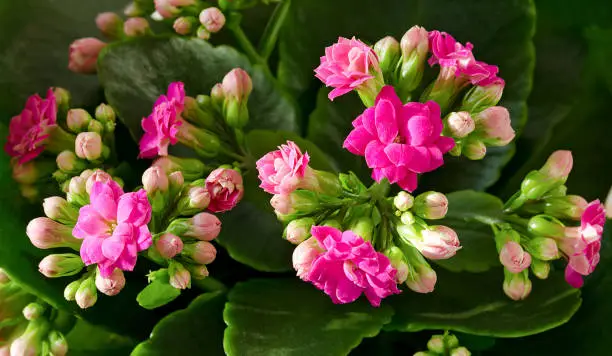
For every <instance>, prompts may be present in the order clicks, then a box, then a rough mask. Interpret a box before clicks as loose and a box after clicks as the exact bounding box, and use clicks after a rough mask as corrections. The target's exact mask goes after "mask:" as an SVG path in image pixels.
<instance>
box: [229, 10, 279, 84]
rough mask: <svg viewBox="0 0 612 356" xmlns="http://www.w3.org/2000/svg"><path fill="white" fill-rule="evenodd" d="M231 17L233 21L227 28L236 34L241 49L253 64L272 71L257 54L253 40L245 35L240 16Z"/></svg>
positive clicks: (235, 14) (234, 14)
mask: <svg viewBox="0 0 612 356" xmlns="http://www.w3.org/2000/svg"><path fill="white" fill-rule="evenodd" d="M230 16H232V17H233V18H232V20H230V21H228V25H227V28H228V29H229V30H230V31H232V33H233V34H234V37H235V38H236V41H238V44H239V45H240V47H242V50H243V51H244V54H246V56H247V57H248V58H249V60H250V61H251V63H253V64H261V65H262V66H263V67H264V68H266V69H267V71H268V72H269V71H270V69H269V68H268V64H267V63H266V60H265V59H264V58H263V57H261V56H260V55H259V53H257V50H256V49H255V46H253V44H252V43H251V40H249V38H248V37H247V35H246V34H245V33H244V31H243V30H242V27H240V14H238V13H232V14H231V15H230Z"/></svg>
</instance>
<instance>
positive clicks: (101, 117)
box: [89, 104, 117, 132]
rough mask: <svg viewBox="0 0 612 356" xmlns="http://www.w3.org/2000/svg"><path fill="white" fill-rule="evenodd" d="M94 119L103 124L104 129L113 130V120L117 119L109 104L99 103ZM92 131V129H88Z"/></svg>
mask: <svg viewBox="0 0 612 356" xmlns="http://www.w3.org/2000/svg"><path fill="white" fill-rule="evenodd" d="M95 116H96V120H98V122H100V123H101V124H102V125H103V126H104V131H106V132H114V131H115V122H116V120H117V117H116V114H115V110H113V108H112V107H111V106H110V105H106V104H100V105H98V107H97V108H96V113H95ZM89 131H92V130H89Z"/></svg>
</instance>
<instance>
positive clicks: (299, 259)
mask: <svg viewBox="0 0 612 356" xmlns="http://www.w3.org/2000/svg"><path fill="white" fill-rule="evenodd" d="M322 252H323V250H322V249H321V247H319V244H318V242H317V239H316V238H314V237H311V238H309V239H307V240H306V241H304V242H302V243H301V244H299V245H298V246H297V247H296V248H295V250H293V256H292V261H293V269H295V271H296V272H297V276H298V277H299V278H300V279H302V280H304V281H307V280H308V274H309V273H310V269H311V268H312V264H313V263H314V261H315V260H316V259H317V257H319V255H320V254H321V253H322Z"/></svg>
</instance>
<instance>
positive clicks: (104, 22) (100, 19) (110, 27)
mask: <svg viewBox="0 0 612 356" xmlns="http://www.w3.org/2000/svg"><path fill="white" fill-rule="evenodd" d="M96 26H97V27H98V29H99V30H100V32H102V34H103V35H104V36H106V37H108V38H110V39H115V38H119V37H121V35H122V33H123V20H122V19H121V17H119V15H117V14H116V13H114V12H102V13H100V14H98V16H96Z"/></svg>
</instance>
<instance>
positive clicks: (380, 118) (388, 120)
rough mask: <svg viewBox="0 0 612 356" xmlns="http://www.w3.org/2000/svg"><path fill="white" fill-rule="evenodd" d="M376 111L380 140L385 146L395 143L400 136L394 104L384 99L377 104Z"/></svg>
mask: <svg viewBox="0 0 612 356" xmlns="http://www.w3.org/2000/svg"><path fill="white" fill-rule="evenodd" d="M374 110H375V114H374V115H375V118H376V130H377V133H378V139H379V140H380V141H381V142H382V143H384V144H389V143H391V142H393V140H394V139H395V137H397V134H398V128H397V118H396V116H395V115H396V112H395V108H394V107H393V104H392V103H391V102H390V101H389V100H386V99H382V100H380V101H378V102H377V103H376V107H375V109H374Z"/></svg>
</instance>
